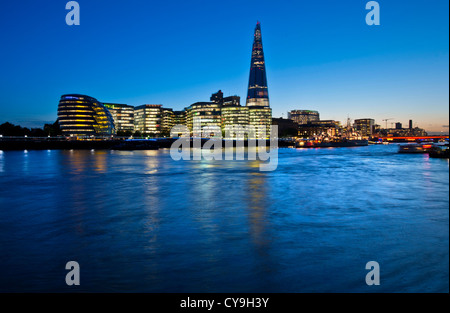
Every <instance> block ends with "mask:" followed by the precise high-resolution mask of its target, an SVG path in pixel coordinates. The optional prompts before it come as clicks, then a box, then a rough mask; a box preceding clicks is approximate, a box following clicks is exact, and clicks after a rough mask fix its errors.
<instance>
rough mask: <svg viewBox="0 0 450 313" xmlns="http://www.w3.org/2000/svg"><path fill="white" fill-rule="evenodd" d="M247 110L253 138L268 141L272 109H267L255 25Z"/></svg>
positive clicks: (262, 66)
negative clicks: (253, 129)
mask: <svg viewBox="0 0 450 313" xmlns="http://www.w3.org/2000/svg"><path fill="white" fill-rule="evenodd" d="M246 104H247V108H248V121H249V125H250V126H252V127H254V128H255V129H256V134H255V137H256V138H258V139H269V137H270V130H271V125H272V109H271V108H270V107H269V92H268V90H267V78H266V64H265V61H264V52H263V47H262V40H261V24H260V23H259V22H258V23H256V28H255V34H254V39H253V48H252V61H251V63H250V78H249V80H248V93H247V101H246Z"/></svg>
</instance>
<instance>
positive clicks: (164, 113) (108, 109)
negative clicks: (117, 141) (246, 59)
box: [58, 22, 272, 139]
mask: <svg viewBox="0 0 450 313" xmlns="http://www.w3.org/2000/svg"><path fill="white" fill-rule="evenodd" d="M58 122H59V125H60V127H61V129H62V132H63V134H64V135H66V136H72V137H86V136H110V135H114V134H117V135H131V134H136V133H137V134H139V135H142V136H168V135H169V134H170V130H171V128H172V127H173V126H174V125H185V126H187V127H188V129H189V130H190V131H191V132H192V131H193V128H194V124H195V126H200V127H201V128H202V129H204V128H208V127H211V128H214V129H217V128H220V129H221V130H222V131H223V130H224V129H225V128H226V127H227V126H228V125H233V126H243V127H245V126H252V127H253V129H255V130H256V132H255V134H254V135H255V138H261V139H263V138H268V137H269V136H270V128H271V125H272V109H271V108H270V105H269V94H268V88H267V77H266V68H265V61H264V52H263V47H262V38H261V25H260V23H259V22H258V23H257V24H256V28H255V33H254V40H253V47H252V58H251V65H250V77H249V83H248V93H247V98H246V103H245V106H242V105H241V103H240V97H239V96H230V97H224V96H223V92H222V91H221V90H219V91H218V92H217V93H214V94H212V96H211V98H210V101H209V102H196V103H193V104H191V105H190V106H189V107H187V108H185V109H184V110H182V111H174V110H173V109H170V108H164V107H163V106H162V105H160V104H144V105H141V106H136V107H133V106H130V105H126V104H118V103H101V102H100V101H98V100H96V99H95V98H92V97H89V96H86V95H80V94H66V95H63V96H62V97H61V100H60V102H59V105H58Z"/></svg>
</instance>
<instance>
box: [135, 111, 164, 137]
mask: <svg viewBox="0 0 450 313" xmlns="http://www.w3.org/2000/svg"><path fill="white" fill-rule="evenodd" d="M161 122H162V105H161V104H144V105H140V106H137V107H135V108H134V126H135V130H136V131H139V132H141V133H142V134H143V135H152V136H158V135H160V134H161Z"/></svg>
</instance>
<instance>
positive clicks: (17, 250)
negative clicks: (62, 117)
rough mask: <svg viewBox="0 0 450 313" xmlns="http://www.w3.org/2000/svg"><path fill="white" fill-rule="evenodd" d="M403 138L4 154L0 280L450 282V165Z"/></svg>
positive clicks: (215, 288) (95, 286) (99, 286)
mask: <svg viewBox="0 0 450 313" xmlns="http://www.w3.org/2000/svg"><path fill="white" fill-rule="evenodd" d="M397 149H398V147H397V145H392V144H391V145H376V146H367V147H355V148H328V149H290V148H283V149H279V150H278V152H279V157H278V168H277V169H276V170H275V171H269V172H261V171H259V163H258V161H248V160H243V161H225V160H224V161H214V160H213V161H206V160H201V161H193V160H192V161H174V160H172V158H171V157H170V154H169V150H158V151H109V150H95V151H82V150H75V151H69V150H48V151H47V150H44V151H0V269H1V275H0V291H2V292H5V291H6V292H23V291H31V292H35V291H38V292H48V291H50V292H72V291H88V292H294V293H297V292H449V162H448V160H447V159H430V158H429V157H428V155H427V154H417V155H406V154H398V153H397ZM68 261H76V262H78V263H79V265H80V285H79V286H67V285H66V283H65V276H66V274H67V273H68V272H69V271H68V270H66V269H65V265H66V263H67V262H68ZM369 261H376V262H378V264H379V265H380V285H378V286H375V285H372V286H368V285H367V284H366V280H365V278H366V274H367V273H368V272H369V270H366V268H365V266H366V263H367V262H369Z"/></svg>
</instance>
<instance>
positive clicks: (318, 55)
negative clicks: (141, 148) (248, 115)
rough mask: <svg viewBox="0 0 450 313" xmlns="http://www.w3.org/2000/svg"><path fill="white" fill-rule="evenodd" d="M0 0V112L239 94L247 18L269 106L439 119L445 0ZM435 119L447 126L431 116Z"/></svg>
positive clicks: (17, 114) (52, 114)
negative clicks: (376, 9) (258, 36)
mask: <svg viewBox="0 0 450 313" xmlns="http://www.w3.org/2000/svg"><path fill="white" fill-rule="evenodd" d="M67 2H68V1H62V0H56V1H55V0H52V1H50V0H41V1H37V0H34V1H29V0H26V1H2V6H1V10H0V29H1V30H0V42H1V49H0V69H1V71H0V73H1V75H0V123H3V122H6V121H9V122H12V123H15V124H20V125H22V126H28V127H36V126H39V127H41V126H43V124H44V123H48V122H54V121H55V120H56V113H57V106H58V102H59V98H60V96H61V95H62V94H65V93H80V94H87V95H89V96H92V97H94V98H97V99H98V100H99V101H103V102H116V103H126V104H130V105H141V104H162V105H163V106H164V107H169V108H173V109H175V110H182V109H183V108H184V107H187V106H189V105H190V104H192V103H194V102H197V101H209V97H210V95H211V94H212V93H214V92H217V91H218V90H219V89H221V90H222V91H223V92H224V95H225V96H228V95H239V96H240V97H241V104H244V105H245V98H246V95H247V84H248V75H249V70H250V58H251V48H252V41H253V31H254V27H255V25H256V22H257V21H260V22H261V29H262V40H263V48H264V54H265V61H266V70H267V81H268V87H269V99H270V106H271V107H272V110H273V116H274V117H281V116H283V117H287V111H289V110H293V109H310V110H317V111H319V112H320V117H321V119H335V120H339V121H341V122H343V123H345V121H346V119H347V117H350V118H351V119H357V118H374V119H375V121H376V123H377V124H380V125H382V126H383V127H384V126H385V125H386V124H385V122H383V121H382V119H386V118H392V120H389V122H388V126H389V127H390V126H391V125H390V124H391V122H401V123H403V125H404V126H405V127H406V126H407V125H408V120H410V119H412V120H413V121H414V126H418V127H422V128H425V129H426V130H427V131H445V132H448V124H449V118H448V115H449V87H448V84H449V39H448V38H449V13H448V12H449V2H448V1H447V0H439V1H437V0H431V1H430V0H428V1H425V0H420V1H419V0H417V1H405V0H403V1H400V0H389V1H386V0H385V1H378V3H379V4H380V17H381V18H380V22H381V25H380V26H368V25H366V23H365V17H366V14H367V13H368V12H369V11H368V10H366V9H365V5H366V3H367V1H361V0H349V1H334V0H324V1H300V0H296V1H284V0H281V1H273V0H270V1H263V0H258V1H253V0H239V1H234V0H232V1H228V0H227V1H216V0H209V1H199V0H189V1H136V0H127V1H105V0H103V1H101V0H80V1H78V3H79V4H80V8H81V12H80V13H81V19H80V25H79V26H68V25H66V23H65V17H66V14H67V13H68V10H66V9H65V5H66V3H67ZM444 125H447V127H443V126H444Z"/></svg>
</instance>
